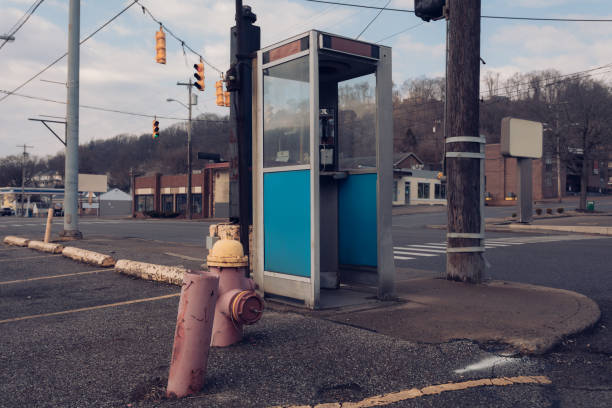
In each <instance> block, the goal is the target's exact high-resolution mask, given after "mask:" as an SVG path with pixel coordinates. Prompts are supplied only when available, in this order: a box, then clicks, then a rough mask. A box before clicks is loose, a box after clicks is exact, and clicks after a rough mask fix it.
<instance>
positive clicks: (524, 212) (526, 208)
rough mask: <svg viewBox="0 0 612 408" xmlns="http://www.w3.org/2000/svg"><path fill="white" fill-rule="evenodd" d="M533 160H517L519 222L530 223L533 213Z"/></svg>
mask: <svg viewBox="0 0 612 408" xmlns="http://www.w3.org/2000/svg"><path fill="white" fill-rule="evenodd" d="M531 160H532V159H525V158H517V162H518V170H519V176H518V177H519V222H523V223H530V222H531V220H532V213H533V188H532V180H533V179H532V177H531V169H532V161H531Z"/></svg>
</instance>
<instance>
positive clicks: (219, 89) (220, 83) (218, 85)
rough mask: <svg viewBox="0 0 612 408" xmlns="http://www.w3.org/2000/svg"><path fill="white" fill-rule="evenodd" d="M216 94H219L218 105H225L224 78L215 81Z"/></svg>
mask: <svg viewBox="0 0 612 408" xmlns="http://www.w3.org/2000/svg"><path fill="white" fill-rule="evenodd" d="M215 95H216V96H217V106H225V105H224V103H223V80H221V79H220V80H218V81H217V82H215Z"/></svg>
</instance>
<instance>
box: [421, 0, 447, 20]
mask: <svg viewBox="0 0 612 408" xmlns="http://www.w3.org/2000/svg"><path fill="white" fill-rule="evenodd" d="M445 5H446V0H414V14H415V15H416V16H417V17H420V18H421V20H423V21H430V20H439V19H441V18H443V17H444V6H445Z"/></svg>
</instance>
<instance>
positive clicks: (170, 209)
mask: <svg viewBox="0 0 612 408" xmlns="http://www.w3.org/2000/svg"><path fill="white" fill-rule="evenodd" d="M132 185H133V186H134V188H133V189H132V195H133V209H132V214H133V215H134V216H136V217H138V216H142V215H143V214H144V213H145V212H150V211H155V212H160V213H179V214H183V215H184V214H185V212H186V208H187V207H186V205H187V174H173V175H162V174H160V173H156V174H153V175H148V176H142V177H134V180H133V181H132ZM191 212H192V216H193V218H227V217H228V216H229V163H211V164H207V165H206V166H204V168H203V169H202V170H199V171H198V170H196V171H194V173H193V174H192V175H191Z"/></svg>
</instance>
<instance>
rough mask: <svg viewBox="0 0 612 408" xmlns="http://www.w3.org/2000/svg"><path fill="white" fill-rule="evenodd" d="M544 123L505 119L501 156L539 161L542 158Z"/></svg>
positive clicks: (503, 120) (503, 121)
mask: <svg viewBox="0 0 612 408" xmlns="http://www.w3.org/2000/svg"><path fill="white" fill-rule="evenodd" d="M542 129H543V128H542V123H540V122H533V121H531V120H523V119H516V118H503V119H502V125H501V142H500V143H501V154H502V155H504V156H510V157H522V158H529V159H539V158H541V157H542V132H543V130H542Z"/></svg>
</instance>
